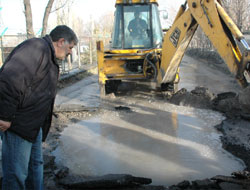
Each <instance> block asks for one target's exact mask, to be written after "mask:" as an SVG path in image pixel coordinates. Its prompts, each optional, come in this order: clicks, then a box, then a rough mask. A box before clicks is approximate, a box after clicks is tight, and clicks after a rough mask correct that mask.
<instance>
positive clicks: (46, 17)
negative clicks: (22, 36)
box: [41, 0, 54, 36]
mask: <svg viewBox="0 0 250 190" xmlns="http://www.w3.org/2000/svg"><path fill="white" fill-rule="evenodd" d="M53 3H54V0H49V1H48V4H47V7H46V9H45V12H44V16H43V29H42V34H41V36H45V35H46V31H47V26H48V19H49V14H50V11H51V9H52V5H53Z"/></svg>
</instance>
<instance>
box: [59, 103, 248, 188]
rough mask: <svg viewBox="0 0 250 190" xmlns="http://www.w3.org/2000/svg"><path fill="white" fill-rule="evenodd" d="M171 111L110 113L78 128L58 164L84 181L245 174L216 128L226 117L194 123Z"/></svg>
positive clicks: (65, 138)
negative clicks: (86, 177) (223, 145)
mask: <svg viewBox="0 0 250 190" xmlns="http://www.w3.org/2000/svg"><path fill="white" fill-rule="evenodd" d="M165 106H166V105H157V106H155V103H154V104H149V105H148V106H145V105H143V107H140V106H138V105H134V106H133V105H130V107H131V108H132V110H133V112H132V113H127V112H113V111H105V113H104V114H102V115H100V116H99V117H96V118H92V119H91V120H85V121H81V122H79V123H77V124H73V125H72V126H70V127H68V128H66V129H65V130H64V131H63V133H62V136H61V142H62V143H61V145H60V146H59V148H58V149H57V150H56V151H55V152H54V153H55V155H56V156H57V159H56V160H57V161H58V162H63V164H64V165H66V166H67V167H69V168H70V169H71V170H74V172H76V173H80V174H84V175H105V174H109V173H116V174H120V173H129V174H132V175H135V176H141V177H148V178H151V179H152V180H153V184H165V185H171V184H174V183H177V182H180V181H182V180H184V179H187V180H194V179H204V178H208V177H212V176H215V175H218V174H224V175H229V174H231V172H232V171H236V170H241V169H243V168H244V165H243V164H242V162H241V161H239V160H237V159H236V158H234V157H233V156H232V155H231V154H229V153H227V152H226V151H224V150H223V149H222V148H221V143H220V140H219V135H220V134H219V133H218V132H217V131H216V130H215V129H213V127H212V125H213V124H211V118H213V119H214V120H216V118H217V119H218V120H217V122H219V121H220V120H221V119H222V118H221V116H217V115H218V114H217V113H213V112H212V113H211V112H209V113H207V112H206V111H202V112H204V114H203V115H204V116H202V117H201V116H196V117H194V115H195V114H194V113H192V110H187V111H186V112H183V110H182V108H181V109H180V110H177V111H174V110H171V112H170V110H169V111H167V110H166V107H165ZM169 109H171V108H169ZM185 109H188V108H185ZM216 114H217V115H216ZM196 115H197V114H196ZM210 117H211V118H210ZM215 122H216V121H215ZM209 123H210V124H209ZM59 158H60V159H59Z"/></svg>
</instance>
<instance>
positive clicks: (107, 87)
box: [100, 80, 121, 97]
mask: <svg viewBox="0 0 250 190" xmlns="http://www.w3.org/2000/svg"><path fill="white" fill-rule="evenodd" d="M120 84H121V80H107V81H106V82H105V84H100V96H101V97H105V96H106V95H107V94H111V93H116V92H117V89H118V86H119V85H120Z"/></svg>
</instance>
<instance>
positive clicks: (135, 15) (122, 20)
mask: <svg viewBox="0 0 250 190" xmlns="http://www.w3.org/2000/svg"><path fill="white" fill-rule="evenodd" d="M147 2H148V1H147ZM147 2H146V1H145V3H132V1H130V3H117V4H116V11H115V21H114V28H113V35H112V45H111V48H113V49H149V48H155V47H160V46H161V43H162V38H163V34H162V29H161V23H160V19H159V11H158V6H157V3H147Z"/></svg>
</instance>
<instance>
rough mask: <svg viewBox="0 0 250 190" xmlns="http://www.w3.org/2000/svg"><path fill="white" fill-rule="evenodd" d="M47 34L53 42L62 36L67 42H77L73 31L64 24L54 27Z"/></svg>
mask: <svg viewBox="0 0 250 190" xmlns="http://www.w3.org/2000/svg"><path fill="white" fill-rule="evenodd" d="M49 35H50V37H51V39H52V41H53V42H56V41H58V40H59V39H60V38H64V39H65V40H66V41H67V42H69V43H71V42H74V44H77V42H78V39H77V36H76V34H75V32H74V31H73V30H72V29H71V28H69V27H68V26H66V25H59V26H57V27H55V28H54V29H53V30H52V31H51V32H50V34H49Z"/></svg>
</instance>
